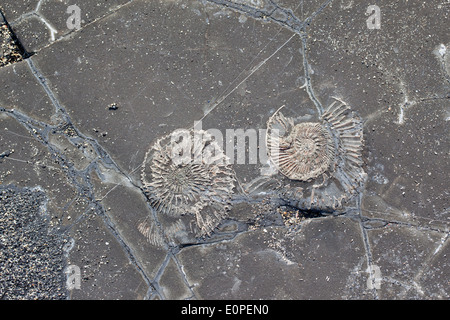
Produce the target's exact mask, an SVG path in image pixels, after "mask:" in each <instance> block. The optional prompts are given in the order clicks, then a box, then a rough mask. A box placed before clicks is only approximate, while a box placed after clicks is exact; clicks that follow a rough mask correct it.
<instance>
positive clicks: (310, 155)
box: [267, 112, 335, 181]
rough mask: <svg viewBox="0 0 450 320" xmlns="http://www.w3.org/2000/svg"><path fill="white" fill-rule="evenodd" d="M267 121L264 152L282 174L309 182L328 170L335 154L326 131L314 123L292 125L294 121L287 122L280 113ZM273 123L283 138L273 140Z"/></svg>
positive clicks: (274, 136)
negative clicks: (279, 125)
mask: <svg viewBox="0 0 450 320" xmlns="http://www.w3.org/2000/svg"><path fill="white" fill-rule="evenodd" d="M270 121H271V122H270V124H269V126H270V133H269V134H268V136H267V143H268V148H267V151H268V153H269V156H270V158H271V159H272V162H273V163H274V165H275V166H276V167H277V169H278V170H279V171H280V172H281V173H282V174H284V175H285V176H286V177H288V178H289V179H292V180H302V181H309V180H311V179H314V178H317V177H318V176H319V175H321V174H322V173H324V172H325V171H326V170H327V169H328V168H329V167H330V165H331V164H332V162H333V159H334V152H335V151H334V143H333V140H332V139H331V135H330V133H329V132H328V129H327V128H326V127H324V126H323V125H322V124H320V123H316V122H301V123H298V124H296V125H294V123H293V119H287V118H286V117H284V116H283V114H282V113H281V112H279V113H277V114H276V115H275V117H272V118H271V120H270ZM274 122H278V123H279V124H281V125H282V126H283V131H282V133H283V134H281V135H278V136H276V134H275V130H273V128H272V125H273V123H274ZM278 132H280V131H278ZM274 139H278V140H275V141H274Z"/></svg>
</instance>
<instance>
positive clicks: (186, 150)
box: [139, 130, 235, 239]
mask: <svg viewBox="0 0 450 320" xmlns="http://www.w3.org/2000/svg"><path fill="white" fill-rule="evenodd" d="M141 180H142V184H143V189H144V192H145V194H146V196H147V198H148V200H149V202H150V204H151V206H152V207H153V208H154V209H155V210H156V211H157V212H158V213H160V214H161V215H163V216H168V217H170V218H171V219H173V218H175V221H177V220H176V219H177V218H180V217H182V216H185V215H190V216H192V224H193V225H194V226H195V230H194V233H195V236H196V237H203V236H206V235H210V234H211V232H212V231H213V230H214V228H215V227H217V225H218V224H219V223H220V222H221V221H222V219H223V218H224V217H226V215H227V211H228V209H229V200H230V197H231V194H232V193H233V188H234V181H235V178H234V173H233V171H232V169H231V167H230V165H229V162H228V158H227V157H226V156H225V154H224V152H223V150H222V148H221V147H220V146H219V145H218V144H217V143H216V141H215V140H214V139H213V137H212V136H211V135H210V134H209V133H207V132H206V131H202V130H176V131H174V132H173V133H171V134H169V135H166V136H164V137H163V138H161V139H159V140H157V141H156V142H155V143H154V144H153V146H151V147H150V149H149V150H148V152H147V153H146V155H145V159H144V165H143V169H142V173H141ZM177 223H178V222H177ZM139 229H140V231H141V233H143V234H145V235H146V236H147V237H148V238H149V239H156V238H157V237H156V236H155V234H154V232H155V231H154V230H156V229H155V228H154V227H149V226H146V225H140V227H139ZM178 229H179V228H177V230H178ZM166 231H167V230H166ZM169 233H170V232H169ZM166 236H168V237H169V238H170V234H166ZM155 237H156V238H155Z"/></svg>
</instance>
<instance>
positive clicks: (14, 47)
mask: <svg viewBox="0 0 450 320" xmlns="http://www.w3.org/2000/svg"><path fill="white" fill-rule="evenodd" d="M0 27H1V28H2V30H1V35H0V37H1V38H2V39H0V40H1V41H0V42H1V47H2V48H1V54H2V56H1V57H0V67H3V66H7V65H10V64H13V63H15V62H19V61H22V60H25V59H28V58H29V57H31V56H32V55H34V52H28V51H27V50H25V47H24V46H23V45H22V43H21V42H20V40H19V38H18V37H17V35H16V34H15V32H14V30H13V29H12V28H11V25H10V24H9V23H8V20H7V19H6V17H5V15H4V14H3V11H2V9H1V8H0ZM5 49H6V51H5Z"/></svg>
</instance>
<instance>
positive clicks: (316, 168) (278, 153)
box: [266, 99, 366, 212]
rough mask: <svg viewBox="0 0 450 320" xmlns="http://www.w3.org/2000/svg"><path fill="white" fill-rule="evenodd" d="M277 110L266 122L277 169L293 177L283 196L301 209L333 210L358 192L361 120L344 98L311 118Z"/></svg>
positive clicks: (361, 179) (361, 173)
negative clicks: (312, 119)
mask: <svg viewBox="0 0 450 320" xmlns="http://www.w3.org/2000/svg"><path fill="white" fill-rule="evenodd" d="M298 119H305V118H304V117H303V118H302V117H300V118H290V117H286V116H285V115H283V114H282V113H281V112H280V110H279V111H277V112H276V113H275V114H274V115H272V117H271V118H270V119H269V121H268V122H267V137H266V143H267V152H268V155H269V159H270V160H271V162H272V163H273V164H274V166H275V167H276V168H277V169H278V171H279V172H280V173H281V174H282V175H283V176H285V177H286V178H288V179H289V181H291V182H290V183H289V184H286V185H285V187H284V189H283V192H282V193H283V195H282V197H283V198H284V199H285V200H288V202H289V203H290V204H293V205H295V206H297V207H299V208H301V209H314V210H320V211H330V212H332V211H334V210H336V209H339V208H342V205H343V201H345V200H348V199H350V198H351V197H353V196H354V195H355V194H356V193H357V192H358V191H360V189H361V187H362V185H363V182H364V180H365V177H366V174H365V172H364V170H363V168H362V164H363V160H362V148H363V132H362V122H361V120H360V119H359V117H357V116H356V115H355V113H354V112H353V111H352V110H351V108H350V107H349V106H348V105H347V104H346V103H345V102H343V101H341V100H339V99H334V101H333V103H331V105H330V106H329V107H328V108H327V109H326V110H325V111H324V112H323V114H322V115H321V116H320V117H318V118H317V121H311V119H309V118H308V120H307V121H305V120H298Z"/></svg>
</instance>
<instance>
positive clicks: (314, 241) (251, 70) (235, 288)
mask: <svg viewBox="0 0 450 320" xmlns="http://www.w3.org/2000/svg"><path fill="white" fill-rule="evenodd" d="M410 2H411V1H410ZM410 2H408V3H407V4H406V3H403V2H402V3H392V2H389V1H381V2H380V1H379V2H378V3H377V5H378V6H379V7H380V9H381V12H382V19H381V29H368V28H367V23H366V20H367V18H368V14H366V10H367V7H368V6H369V4H372V3H368V2H366V1H358V2H356V1H349V0H330V1H318V0H317V1H316V0H311V1H301V2H299V1H290V0H280V1H250V0H249V1H244V0H239V1H227V0H209V1H194V0H192V1H143V0H134V1H125V0H124V1H108V2H102V3H101V4H100V5H98V6H97V5H95V4H94V3H93V2H92V1H90V2H88V1H82V2H79V3H77V5H78V6H79V7H80V9H81V19H82V20H83V21H82V22H81V27H80V29H79V30H74V29H68V27H67V24H66V22H67V18H69V15H70V14H69V13H67V11H66V10H67V7H68V6H69V5H70V4H71V3H69V2H68V1H51V0H48V1H46V0H42V1H29V2H27V4H25V3H24V2H23V1H8V0H6V1H4V3H2V6H3V10H5V14H6V16H7V18H8V19H9V22H10V23H11V25H12V27H13V29H14V32H15V33H16V34H17V36H18V38H19V39H20V40H21V41H22V42H23V45H24V47H25V48H27V50H28V48H29V49H30V50H32V51H35V52H36V54H35V55H34V56H32V57H30V58H28V59H27V60H25V61H21V62H17V63H15V64H13V65H9V66H5V67H3V68H2V69H0V73H1V80H0V82H1V89H0V122H1V124H2V126H1V128H2V130H1V132H0V181H1V183H2V185H6V184H8V185H9V184H14V185H16V186H17V187H18V188H35V187H39V188H42V190H45V191H44V192H45V195H46V197H47V199H48V203H47V211H48V215H49V223H50V225H51V227H53V228H61V230H63V231H64V230H66V231H64V232H63V233H64V236H67V237H69V238H71V239H72V240H71V241H73V242H70V243H71V244H72V245H71V246H70V248H66V249H67V252H66V258H67V263H69V264H72V265H76V266H78V267H80V270H81V275H82V277H81V289H80V290H77V289H74V290H71V291H69V292H68V297H69V298H72V299H86V298H92V299H105V298H111V299H116V298H117V299H211V298H218V299H259V298H262V299H311V298H317V299H407V298H415V299H446V298H447V297H448V294H449V285H448V263H447V255H448V241H449V240H448V223H449V222H448V214H449V203H448V200H447V198H448V193H449V190H448V184H447V183H446V177H445V174H444V173H446V172H448V171H449V168H448V144H449V141H448V138H449V136H448V131H449V130H448V120H449V115H450V110H449V108H448V106H447V105H448V93H449V82H448V79H449V78H448V77H449V72H448V68H449V65H450V63H449V58H448V57H450V55H449V54H448V50H449V44H450V40H449V39H448V32H447V31H446V29H445V27H444V26H445V25H446V23H447V24H448V8H447V7H446V6H445V4H443V3H441V2H440V1H437V0H436V1H431V2H430V1H428V2H427V3H422V2H420V3H419V2H414V3H410ZM336 100H341V101H345V103H346V104H347V105H348V106H351V109H352V110H353V111H354V112H355V113H356V114H357V115H358V116H359V117H360V119H361V127H360V128H359V129H361V131H362V133H363V137H364V139H363V145H364V148H363V150H362V151H361V155H360V156H359V155H358V159H362V161H363V163H358V166H357V168H358V170H359V169H361V170H363V171H364V172H365V173H367V179H366V180H365V183H360V181H357V183H358V187H357V188H355V191H352V192H351V194H352V197H351V200H352V201H351V203H348V204H346V205H344V206H342V208H341V210H339V211H338V212H334V211H333V210H331V211H333V213H336V214H338V215H337V216H325V215H326V214H328V213H330V211H327V212H325V211H326V210H324V207H323V206H322V207H321V206H317V207H314V208H313V207H311V206H310V207H307V206H304V205H302V201H307V202H308V201H309V202H310V200H311V199H312V198H313V197H312V193H307V194H306V196H305V194H303V195H302V196H301V197H299V198H298V199H295V198H293V197H291V195H293V194H290V193H289V192H284V193H283V192H280V190H284V191H286V188H287V187H288V186H290V187H292V186H293V187H295V186H294V185H295V184H296V182H294V180H292V179H289V177H287V176H285V175H280V174H278V175H277V174H275V173H274V171H273V168H272V167H271V165H270V162H269V157H268V155H267V154H265V153H264V152H261V153H258V154H257V156H256V158H255V159H256V161H255V162H253V160H254V158H251V157H250V155H249V153H248V152H250V151H251V150H252V146H250V145H249V144H245V143H243V144H242V145H241V147H242V148H243V149H245V151H246V152H247V153H246V154H245V155H244V157H243V158H242V157H241V158H239V157H238V153H237V149H239V146H238V145H237V141H235V142H236V144H233V139H234V138H235V136H236V133H238V135H239V134H241V133H242V134H247V139H250V136H252V135H254V137H256V140H255V141H256V142H257V147H258V146H259V147H258V148H256V150H258V151H259V149H261V148H260V147H261V146H262V145H265V143H266V141H265V140H264V137H265V135H264V134H260V132H263V133H264V130H265V129H267V123H268V120H269V119H270V118H271V117H273V115H274V114H275V113H276V111H277V110H279V109H280V108H282V110H283V111H282V112H283V114H284V115H285V116H288V117H289V118H292V119H294V120H295V121H298V120H301V121H300V122H305V121H306V122H310V121H311V120H314V121H316V122H317V121H320V116H321V115H322V114H323V113H324V111H326V109H327V107H328V106H330V105H332V103H333V102H334V101H336ZM112 106H113V107H112ZM339 112H340V111H337V113H339ZM305 116H306V117H310V118H308V119H306V118H305ZM333 117H334V118H333ZM336 117H339V115H335V116H331V118H333V119H334V120H336V119H337V118H336ZM327 119H328V118H327ZM199 120H201V123H196V122H195V121H199ZM194 125H196V128H195V129H198V130H200V129H201V130H209V129H216V130H215V131H214V132H213V133H215V134H218V133H219V132H220V133H221V134H222V136H223V141H222V142H223V148H222V149H223V150H224V151H225V153H226V155H227V156H229V157H230V168H231V170H232V172H233V174H234V176H235V177H236V186H235V189H234V190H233V195H232V197H231V199H230V210H229V212H228V214H227V216H226V217H225V216H223V217H222V216H221V219H219V220H220V221H216V222H217V223H214V227H216V228H211V230H209V231H210V232H208V233H207V234H205V236H204V237H203V238H202V239H198V238H195V237H190V236H186V234H183V235H182V236H181V237H180V239H179V240H180V241H178V242H174V241H168V239H165V238H164V237H162V238H161V239H162V240H161V239H160V240H161V241H159V242H160V243H158V245H155V243H152V242H149V241H148V238H146V237H145V234H146V233H149V232H150V231H151V230H158V231H159V232H161V234H164V232H167V231H170V232H172V231H173V232H175V233H176V232H178V231H179V230H178V229H177V228H178V227H179V226H180V225H184V226H185V227H186V226H189V228H190V227H191V226H190V224H191V222H192V221H190V220H189V216H186V215H184V216H183V215H182V216H177V215H175V217H167V219H166V218H164V219H161V218H160V217H158V214H157V212H156V211H155V210H154V209H155V208H154V206H152V205H151V203H150V202H149V201H148V198H146V196H145V188H144V185H143V184H142V181H141V171H142V166H143V161H144V159H145V154H146V152H147V151H148V150H149V148H150V146H152V145H153V144H154V143H155V141H157V139H159V138H160V137H163V136H165V135H167V134H169V133H171V132H173V131H174V130H176V129H180V128H183V129H188V130H190V129H192V128H193V127H194ZM199 126H200V128H199ZM227 130H228V133H229V134H230V133H231V134H230V135H228V136H227ZM239 130H241V131H239ZM252 137H253V136H252ZM346 139H347V138H346ZM230 141H231V143H230ZM247 141H249V140H247ZM227 143H228V144H229V145H231V146H232V149H231V151H229V150H227ZM348 144H349V143H347V144H346V145H347V146H348ZM350 144H352V143H350ZM235 147H236V149H235ZM344 149H345V148H344ZM227 151H228V152H227ZM252 152H254V150H253V151H252ZM335 152H342V150H340V149H339V146H338V145H335ZM253 156H254V155H253ZM239 160H243V161H244V163H241V162H240V161H239ZM342 160H343V159H340V160H339V161H336V164H337V165H339V164H340V163H342ZM325 171H326V170H325ZM325 171H324V170H321V173H320V174H319V175H321V174H322V175H323V173H325ZM312 180H314V181H310V182H308V183H311V185H316V187H318V186H319V185H320V183H322V180H321V181H318V180H317V177H314V179H312ZM338 180H339V179H338ZM297 183H298V182H297ZM302 183H303V182H302ZM338 189H339V188H338V187H337V188H336V189H333V188H330V190H328V191H329V192H330V194H331V195H334V194H336V193H337V190H338ZM344 189H345V188H344ZM312 190H313V189H312V188H311V192H312ZM280 195H284V198H283V197H282V196H280ZM315 195H316V196H317V193H315ZM292 199H295V201H291V202H290V201H289V200H292ZM305 199H306V200H305ZM4 203H6V202H4V201H3V202H2V204H4ZM312 209H314V210H312ZM28 211H30V210H28ZM30 212H31V211H30ZM171 219H172V220H171ZM144 222H145V223H147V224H145V225H143V223H144ZM144 226H148V228H149V229H148V230H147V229H146V228H145V227H144ZM151 228H153V229H151ZM140 231H141V232H140ZM142 231H144V232H142ZM147 231H148V232H147ZM142 233H144V235H143V234H142ZM40 240H42V239H40ZM38 241H39V239H37V240H36V242H35V243H38ZM69 249H70V250H69ZM1 250H2V252H12V251H11V250H9V251H8V248H3V247H2V248H1ZM60 271H61V272H62V270H60ZM61 272H60V273H57V275H55V277H61ZM55 279H56V278H55ZM55 279H52V280H55ZM29 293H31V291H29ZM2 294H5V293H4V292H0V296H1V295H2ZM33 294H34V293H33ZM38 294H42V292H40V293H38ZM23 296H24V297H25V296H26V294H24V295H23Z"/></svg>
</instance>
